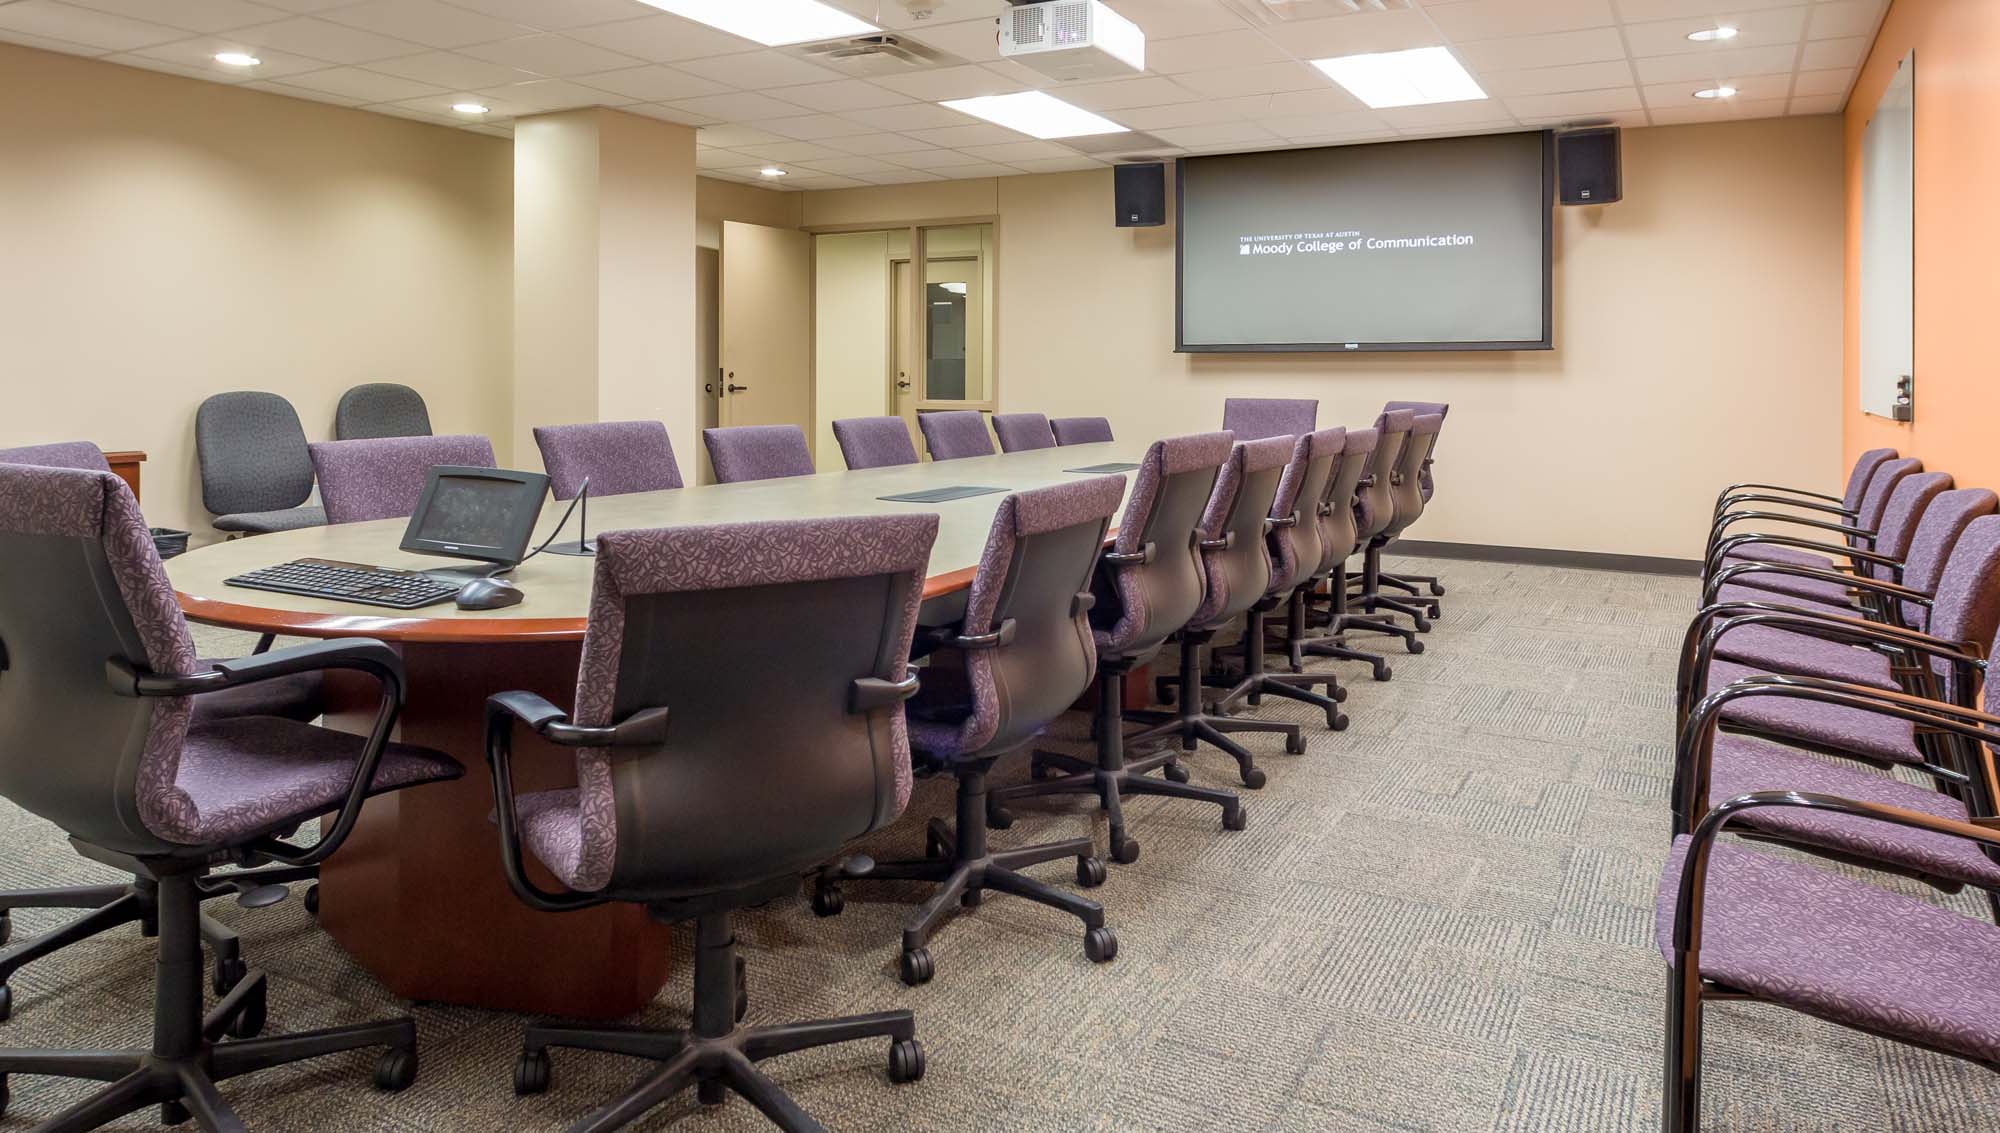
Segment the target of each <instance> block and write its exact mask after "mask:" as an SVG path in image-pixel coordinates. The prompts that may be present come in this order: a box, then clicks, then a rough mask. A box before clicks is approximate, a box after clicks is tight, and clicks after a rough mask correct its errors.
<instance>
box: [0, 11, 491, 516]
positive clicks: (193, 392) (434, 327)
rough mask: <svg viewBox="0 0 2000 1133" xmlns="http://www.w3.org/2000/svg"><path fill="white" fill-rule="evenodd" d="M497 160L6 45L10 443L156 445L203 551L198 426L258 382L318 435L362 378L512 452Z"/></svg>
mask: <svg viewBox="0 0 2000 1133" xmlns="http://www.w3.org/2000/svg"><path fill="white" fill-rule="evenodd" d="M510 160H511V158H510V156H509V146H508V143H507V142H506V141H504V140H502V139H499V138H491V137H483V136H481V135H478V134H471V133H467V132H464V131H461V130H449V129H442V128H438V127H434V126H426V125H421V124H418V123H415V122H406V121H402V120H400V119H396V118H389V117H384V116H382V115H378V114H365V113H361V112H358V111H351V110H344V109H338V108H335V107H331V106H324V105H320V104H318V103H312V102H303V101H300V100H297V99H290V98H282V97H279V96H276V95H267V94H260V93H257V92H255V91H247V90H241V89H237V88H233V87H226V86H221V85H218V84H214V83H205V82H197V81H194V80H189V79H182V78H176V77H173V76H168V75H161V74H157V73H155V72H151V71H141V70H136V69H133V68H128V67H120V66H115V65H113V64H108V63H97V62H91V61H87V60H82V59H77V58H73V57H71V56H67V55H57V54H51V53H47V52H41V51H33V50H29V49H26V48H18V47H13V46H9V45H5V44H0V406H4V411H0V446H4V445H14V444H29V443H36V442H43V441H54V440H69V439H87V440H92V441H96V442H97V443H98V444H100V445H102V446H103V447H105V448H107V449H126V448H134V449H144V450H146V451H147V452H149V453H150V454H151V459H150V460H149V462H148V463H147V465H146V469H145V477H146V479H145V493H144V495H145V500H144V502H145V510H146V513H147V516H148V518H149V519H151V521H152V522H154V523H155V524H160V525H168V526H174V527H182V528H188V529H192V530H193V531H195V532H196V533H197V535H198V536H207V535H210V534H212V532H211V529H210V528H209V527H208V516H207V513H206V512H205V511H203V509H202V507H201V502H200V490H199V480H198V478H197V476H196V468H195V457H194V412H195V407H196V406H197V405H199V404H200V402H201V400H202V399H203V398H204V397H206V396H208V395H209V394H212V393H217V392H221V391H224V390H233V389H263V390H271V391H273V392H276V393H280V394H283V395H284V396H285V397H287V398H290V399H291V401H292V404H293V405H295V406H296V407H297V408H298V411H299V416H300V419H301V420H302V421H303V423H304V425H305V428H306V433H307V436H308V437H311V438H316V439H323V438H326V437H328V436H330V435H331V431H332V427H333V407H334V403H335V401H336V400H337V399H338V398H339V396H340V393H341V391H342V390H344V389H346V388H347V387H348V386H351V385H353V384H355V383H358V382H366V381H400V382H407V383H409V384H410V385H412V386H415V387H416V388H418V389H420V390H421V391H423V394H424V396H425V398H426V400H428V401H429V403H430V409H431V416H432V419H433V420H434V421H435V423H436V425H437V427H438V429H439V430H440V431H450V432H466V433H484V434H487V435H489V436H491V437H493V438H494V440H495V442H496V444H498V446H499V447H500V448H501V449H502V455H503V457H504V456H505V448H506V439H507V436H508V433H509V413H510V410H509V405H508V401H507V399H506V398H505V397H504V396H502V397H500V398H497V399H496V398H494V397H493V396H491V394H492V392H493V391H494V390H495V389H498V390H500V391H504V390H505V389H506V387H507V384H508V379H509V374H510V368H511V360H510V356H509V354H510V352H509V337H510V336H509V330H508V324H509V318H510V309H511V304H510V302H509V272H510V258H511V243H512V242H511V238H510V231H511V217H512V201H511V193H510V178H509V175H508V166H509V162H510Z"/></svg>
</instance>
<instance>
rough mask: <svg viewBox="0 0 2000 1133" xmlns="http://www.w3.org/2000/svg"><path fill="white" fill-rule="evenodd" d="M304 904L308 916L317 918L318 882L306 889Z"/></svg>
mask: <svg viewBox="0 0 2000 1133" xmlns="http://www.w3.org/2000/svg"><path fill="white" fill-rule="evenodd" d="M305 904H306V914H307V915H308V916H314V917H316V916H319V882H317V881H315V882H313V883H312V884H311V885H309V886H307V887H306V896H305Z"/></svg>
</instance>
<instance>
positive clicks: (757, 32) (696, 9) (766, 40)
mask: <svg viewBox="0 0 2000 1133" xmlns="http://www.w3.org/2000/svg"><path fill="white" fill-rule="evenodd" d="M641 2H642V3H645V4H650V5H652V6H653V7H655V8H658V9H660V10H661V11H663V12H671V13H673V14H674V15H676V16H681V17H683V18H685V19H690V20H693V21H695V22H696V23H698V24H707V25H708V26H709V27H712V28H717V29H719V30H721V31H726V32H728V33H729V34H730V35H740V36H742V37H743V38H744V39H751V40H755V41H757V42H758V43H761V44H763V45H764V46H766V47H783V46H785V45H786V44H788V43H817V42H818V41H820V40H822V39H846V38H848V37H850V36H857V35H873V34H875V33H876V32H879V31H881V30H882V29H881V28H878V27H876V26H875V25H874V24H871V23H869V22H868V21H866V20H863V19H861V18H860V17H858V16H855V15H852V14H850V13H848V12H843V11H841V10H840V9H839V8H836V7H834V6H833V5H831V4H824V3H821V2H820V0H641Z"/></svg>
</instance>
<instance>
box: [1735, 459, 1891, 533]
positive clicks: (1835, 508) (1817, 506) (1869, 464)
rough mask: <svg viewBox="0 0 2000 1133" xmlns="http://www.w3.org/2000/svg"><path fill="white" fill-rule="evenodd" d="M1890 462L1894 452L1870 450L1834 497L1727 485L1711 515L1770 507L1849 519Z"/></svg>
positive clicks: (1761, 486) (1765, 486) (1801, 490)
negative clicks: (1752, 505) (1749, 505)
mask: <svg viewBox="0 0 2000 1133" xmlns="http://www.w3.org/2000/svg"><path fill="white" fill-rule="evenodd" d="M1894 459H1896V450H1895V449H1892V448H1871V449H1869V450H1868V451H1867V452H1864V453H1862V454H1861V455H1860V456H1858V457H1856V458H1855V460H1854V467H1853V468H1851V469H1849V470H1848V473H1847V487H1846V490H1845V491H1843V492H1842V493H1841V494H1840V495H1838V496H1834V495H1828V494H1827V493H1825V492H1815V491H1812V490H1810V489H1807V488H1788V487H1785V486H1784V485H1781V484H1748V483H1746V484H1731V485H1729V486H1728V487H1727V488H1724V489H1722V490H1721V491H1720V492H1717V493H1716V494H1715V512H1714V514H1715V515H1721V514H1723V513H1724V512H1727V511H1731V510H1733V509H1734V508H1735V507H1736V506H1737V505H1739V504H1745V503H1774V504H1783V505H1785V506H1786V507H1796V508H1801V509H1804V510H1808V511H1823V512H1829V513H1832V514H1834V515H1840V516H1844V517H1848V518H1852V517H1853V516H1854V515H1855V513H1856V512H1857V511H1858V510H1859V509H1860V507H1861V497H1862V495H1863V494H1864V493H1866V492H1867V490H1868V481H1869V480H1870V479H1871V478H1873V477H1874V475H1875V471H1876V470H1877V469H1878V468H1880V467H1882V465H1884V464H1887V463H1888V462H1890V461H1892V460H1894Z"/></svg>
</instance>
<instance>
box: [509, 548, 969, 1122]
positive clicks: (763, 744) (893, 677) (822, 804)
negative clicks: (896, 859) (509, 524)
mask: <svg viewBox="0 0 2000 1133" xmlns="http://www.w3.org/2000/svg"><path fill="white" fill-rule="evenodd" d="M937 525H938V517H937V516H936V515H931V514H905V515H894V516H851V517H846V518H839V519H818V520H784V521H779V522H772V523H731V524H722V525H718V526H713V527H679V528H667V529H664V530H652V531H608V532H605V533H604V534H603V535H601V536H599V537H598V549H597V573H596V583H595V588H594V590H593V592H592V595H591V603H590V624H589V628H588V629H587V630H586V631H585V634H584V640H583V662H582V666H581V670H580V672H579V673H578V676H577V686H576V699H575V704H576V708H575V711H574V712H564V711H563V710H562V709H560V708H558V707H556V706H555V705H554V704H552V703H550V702H549V701H547V700H545V699H543V698H542V697H541V696H540V695H538V694H536V693H532V692H508V693H502V694H500V695H498V696H494V697H492V698H490V699H489V700H488V701H487V704H486V751H487V758H488V760H489V762H490V763H491V764H492V767H493V790H494V797H495V804H496V811H495V813H496V814H497V816H498V818H499V825H500V844H501V851H502V852H501V860H502V865H503V868H504V870H505V872H506V874H507V878H508V881H509V883H510V885H511V886H512V887H513V889H514V891H515V893H516V894H517V895H518V896H519V897H520V898H521V900H522V901H524V902H526V903H527V904H528V905H530V906H532V907H534V908H536V909H540V910H543V911H547V912H563V911H567V910H573V909H582V908H588V907H590V906H594V905H602V904H606V903H609V902H613V901H617V902H624V903H629V904H637V905H643V906H645V907H646V910H647V912H648V913H649V914H650V915H651V916H652V917H653V918H654V919H655V920H659V921H686V920H691V921H693V922H694V940H695V950H694V1013H693V1025H692V1026H691V1027H690V1028H688V1029H686V1030H674V1031H667V1030H651V1029H648V1028H645V1027H634V1026H610V1025H605V1024H592V1023H536V1024H532V1025H530V1026H529V1027H528V1028H527V1033H526V1036H525V1043H524V1046H523V1049H522V1053H521V1056H520V1060H519V1061H518V1062H517V1063H516V1065H515V1073H514V1089H515V1091H516V1092H517V1093H520V1094H535V1093H541V1092H542V1091H544V1090H546V1089H548V1086H549V1077H550V1065H549V1055H548V1051H549V1048H550V1047H573V1048H577V1049H582V1050H599V1051H609V1052H612V1053H616V1054H622V1055H627V1056H632V1057H638V1058H650V1059H653V1060H655V1061H657V1062H660V1063H664V1066H662V1067H660V1068H658V1069H657V1070H649V1071H648V1073H647V1075H646V1076H645V1077H644V1078H642V1079H641V1080H640V1082H639V1083H638V1085H637V1086H635V1087H634V1088H633V1089H632V1090H631V1091H630V1092H628V1093H626V1094H625V1095H624V1096H622V1097H620V1098H618V1099H617V1100H616V1101H614V1102H612V1103H610V1104H609V1105H607V1106H606V1107H604V1108H602V1109H600V1110H598V1111H597V1113H596V1114H595V1115H594V1116H593V1117H591V1118H590V1119H587V1120H586V1121H585V1122H584V1124H583V1125H582V1126H579V1128H591V1129H600V1130H608V1129H612V1128H616V1127H619V1126H622V1125H624V1124H626V1123H628V1122H630V1121H633V1120H636V1119H637V1118H638V1117H639V1116H641V1115H642V1114H644V1113H645V1112H646V1111H648V1110H650V1109H652V1108H653V1107H655V1106H657V1105H659V1104H660V1103H662V1102H664V1101H666V1100H667V1099H668V1098H671V1097H673V1096H674V1095H675V1094H677V1093H679V1092H680V1091H682V1090H684V1089H687V1088H688V1087H689V1086H694V1087H696V1088H697V1089H698V1090H699V1092H700V1095H701V1099H702V1101H704V1102H706V1103H710V1104H714V1103H719V1102H721V1101H722V1100H723V1098H724V1095H725V1092H727V1091H734V1092H735V1093H737V1094H739V1095H741V1096H743V1097H744V1098H747V1099H749V1101H750V1102H751V1103H752V1104H754V1105H755V1106H756V1107H757V1108H758V1109H760V1110H762V1111H763V1112H764V1113H765V1114H767V1115H769V1116H771V1117H772V1118H774V1119H775V1120H777V1121H778V1123H779V1124H781V1125H783V1126H784V1127H785V1128H788V1129H817V1128H819V1126H818V1125H817V1124H816V1123H814V1122H813V1120H812V1119H811V1118H810V1117H808V1116H806V1114H805V1113H804V1111H803V1110H802V1109H800V1108H799V1106H798V1104H797V1103H796V1102H794V1101H792V1099H791V1098H789V1097H788V1096H786V1094H785V1092H784V1090H783V1089H782V1088H781V1087H780V1086H778V1085H777V1083H775V1082H773V1081H772V1080H771V1079H769V1078H767V1077H765V1076H764V1075H763V1074H762V1073H760V1072H759V1071H758V1070H757V1069H756V1067H755V1066H754V1065H753V1064H754V1063H756V1062H757V1061H759V1060H762V1059H764V1058H768V1057H772V1056H775V1055H780V1054H786V1053H789V1052H791V1051H797V1050H805V1049H808V1048H812V1047H820V1046H826V1045H828V1044H831V1043H837V1042H848V1041H851V1040H855V1039H863V1038H888V1039H889V1040H890V1041H891V1046H890V1048H889V1076H890V1078H891V1079H892V1080H894V1081H897V1082H904V1081H912V1080H914V1079H917V1078H920V1077H922V1076H923V1071H924V1058H923V1049H922V1047H920V1046H919V1045H918V1044H917V1042H916V1040H915V1029H916V1028H915V1021H914V1020H913V1018H912V1016H911V1014H910V1012H908V1011H885V1012H881V1013H879V1014H874V1015H860V1016H853V1017H850V1018H846V1019H834V1020H827V1021H823V1022H814V1023H780V1024H760V1025H755V1026H744V1025H743V1024H742V1020H743V1016H744V1012H745V1009H746V1007H747V1006H748V998H747V996H748V990H747V983H746V982H745V976H744V970H743V963H742V960H741V957H740V956H738V954H737V952H736V938H735V936H734V934H733V933H732V931H731V928H730V918H731V914H732V913H733V912H734V911H735V910H736V909H739V908H743V907H745V906H748V905H756V904H762V903H764V902H768V901H771V900H773V899H776V898H779V897H783V896H786V895H788V894H790V893H793V892H796V891H797V888H798V884H799V877H800V876H801V875H802V874H803V873H806V872H808V871H810V870H811V869H813V868H814V867H815V866H817V865H819V864H820V863H822V862H824V861H826V859H827V858H829V857H831V856H832V855H834V854H837V853H839V852H840V851H841V848H842V847H843V846H845V845H846V844H847V843H849V842H851V841H853V840H854V839H856V838H858V837H860V836H861V835H863V834H866V833H868V832H869V831H871V830H875V829H878V828H880V827H883V826H886V825H888V824H889V823H891V822H893V821H895V819H896V817H897V816H898V815H900V814H901V813H902V811H903V808H904V806H905V805H906V804H907V803H908V801H909V797H910V750H909V742H908V738H907V735H908V733H907V730H906V726H905V719H904V710H903V702H904V701H905V700H907V699H908V698H909V697H910V696H911V695H912V694H913V693H915V692H916V689H917V678H916V676H915V675H914V674H912V673H911V672H910V670H909V654H910V636H911V633H912V630H913V628H914V626H915V624H916V618H917V606H918V603H919V602H920V601H921V599H922V596H923V582H924V571H925V568H926V564H927V563H928V561H929V559H930V552H931V544H932V542H933V540H934V539H935V538H936V536H937ZM662 642H673V643H674V645H673V647H672V648H668V649H662V648H659V645H660V643H662ZM774 642H782V643H783V656H782V657H778V656H776V655H774V654H773V652H772V643H774ZM753 674H754V679H753V678H752V675H753ZM774 705H781V706H782V710H781V711H773V706H774ZM669 713H671V716H670V715H669ZM523 726H525V727H526V728H527V729H529V730H531V731H533V732H535V733H536V734H537V735H538V736H540V737H541V738H542V739H544V740H547V741H548V742H550V743H554V744H557V745H560V746H564V747H570V748H574V749H575V751H576V781H577V785H576V786H575V787H571V788H566V789H561V790H550V791H540V792H535V793H530V794H516V793H515V790H514V786H513V758H512V749H513V735H514V732H515V731H516V730H517V728H520V727H523ZM527 854H532V855H533V856H534V857H535V859H536V860H537V861H539V862H540V863H541V864H542V865H543V866H545V867H546V868H547V869H548V871H549V872H550V873H551V874H553V875H554V876H555V878H556V880H557V881H558V882H560V883H561V885H562V886H563V888H562V889H561V890H560V891H557V892H549V891H545V890H543V889H542V888H541V887H540V886H538V885H537V884H536V883H535V881H534V880H533V879H531V878H530V877H529V876H528V873H527V870H526V867H525V864H524V862H525V856H526V855H527ZM857 868H858V867H857Z"/></svg>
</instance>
